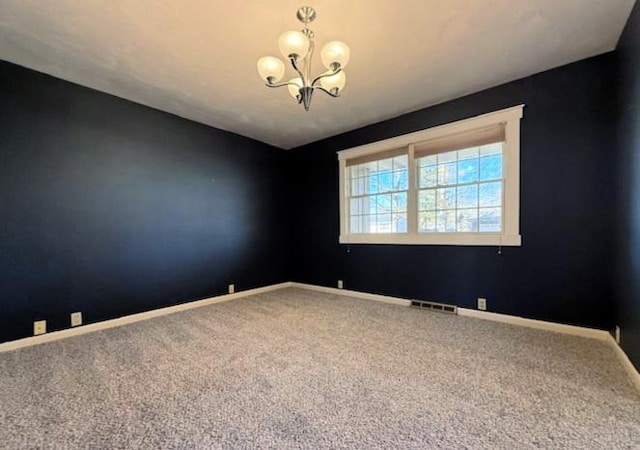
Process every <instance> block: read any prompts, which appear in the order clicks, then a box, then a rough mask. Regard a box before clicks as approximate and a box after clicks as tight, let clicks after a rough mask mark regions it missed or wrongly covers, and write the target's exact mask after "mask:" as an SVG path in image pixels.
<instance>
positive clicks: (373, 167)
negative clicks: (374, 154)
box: [362, 161, 378, 176]
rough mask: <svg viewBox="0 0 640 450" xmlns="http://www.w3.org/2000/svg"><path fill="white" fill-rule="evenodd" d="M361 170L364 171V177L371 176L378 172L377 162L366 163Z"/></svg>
mask: <svg viewBox="0 0 640 450" xmlns="http://www.w3.org/2000/svg"><path fill="white" fill-rule="evenodd" d="M362 169H363V171H364V174H363V175H364V176H368V175H371V174H373V173H376V172H377V171H378V161H371V162H368V163H364V164H362Z"/></svg>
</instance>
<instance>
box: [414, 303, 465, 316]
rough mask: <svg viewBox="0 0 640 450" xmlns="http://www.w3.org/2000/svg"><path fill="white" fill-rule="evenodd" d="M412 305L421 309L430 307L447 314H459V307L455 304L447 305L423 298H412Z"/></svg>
mask: <svg viewBox="0 0 640 450" xmlns="http://www.w3.org/2000/svg"><path fill="white" fill-rule="evenodd" d="M411 306H413V307H416V308H420V309H430V310H432V311H440V312H443V313H447V314H458V308H457V307H456V306H454V305H445V304H444V303H435V302H427V301H423V300H411Z"/></svg>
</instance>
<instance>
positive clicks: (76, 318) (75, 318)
mask: <svg viewBox="0 0 640 450" xmlns="http://www.w3.org/2000/svg"><path fill="white" fill-rule="evenodd" d="M79 325H82V313H81V312H74V313H71V326H72V327H77V326H79Z"/></svg>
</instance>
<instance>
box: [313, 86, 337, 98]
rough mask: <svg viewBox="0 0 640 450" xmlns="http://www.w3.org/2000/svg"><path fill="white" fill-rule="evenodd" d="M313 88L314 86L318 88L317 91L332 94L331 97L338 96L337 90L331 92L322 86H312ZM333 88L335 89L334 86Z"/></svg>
mask: <svg viewBox="0 0 640 450" xmlns="http://www.w3.org/2000/svg"><path fill="white" fill-rule="evenodd" d="M313 88H314V89H317V90H319V91H322V92H324V93H325V94H329V95H330V96H332V97H340V92H338V93H336V94H334V93H333V92H331V91H328V90H326V89H325V88H323V87H322V86H314V87H313ZM334 89H335V88H334Z"/></svg>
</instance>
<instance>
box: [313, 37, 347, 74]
mask: <svg viewBox="0 0 640 450" xmlns="http://www.w3.org/2000/svg"><path fill="white" fill-rule="evenodd" d="M320 57H321V58H322V64H324V66H325V67H326V68H327V69H329V70H332V69H333V68H334V64H339V67H341V68H343V69H344V68H345V67H347V64H348V63H349V58H350V57H351V50H350V49H349V46H348V45H347V44H345V43H344V42H341V41H331V42H328V43H327V44H325V45H324V47H322V51H321V52H320Z"/></svg>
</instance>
